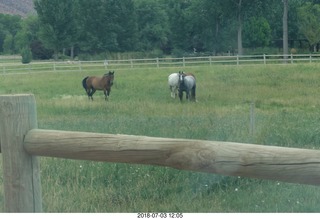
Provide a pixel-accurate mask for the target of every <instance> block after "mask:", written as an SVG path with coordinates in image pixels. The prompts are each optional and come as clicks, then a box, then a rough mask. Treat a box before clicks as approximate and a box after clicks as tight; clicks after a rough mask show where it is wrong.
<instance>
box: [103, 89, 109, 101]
mask: <svg viewBox="0 0 320 219" xmlns="http://www.w3.org/2000/svg"><path fill="white" fill-rule="evenodd" d="M103 93H104V99H105V101H108V97H109V92H108V90H107V89H104V90H103Z"/></svg>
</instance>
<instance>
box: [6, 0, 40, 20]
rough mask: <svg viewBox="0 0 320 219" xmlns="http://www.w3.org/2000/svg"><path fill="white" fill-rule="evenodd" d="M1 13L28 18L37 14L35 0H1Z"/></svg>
mask: <svg viewBox="0 0 320 219" xmlns="http://www.w3.org/2000/svg"><path fill="white" fill-rule="evenodd" d="M0 13H1V14H13V15H20V16H22V17H26V16H27V15H29V14H35V13H36V11H35V10H34V5H33V0H0Z"/></svg>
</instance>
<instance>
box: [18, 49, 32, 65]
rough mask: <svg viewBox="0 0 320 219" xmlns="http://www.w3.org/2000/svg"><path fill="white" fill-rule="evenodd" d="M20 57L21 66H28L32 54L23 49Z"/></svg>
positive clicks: (28, 50)
mask: <svg viewBox="0 0 320 219" xmlns="http://www.w3.org/2000/svg"><path fill="white" fill-rule="evenodd" d="M21 56H22V64H28V63H30V62H31V60H32V53H31V50H30V48H27V47H26V48H23V49H22V50H21Z"/></svg>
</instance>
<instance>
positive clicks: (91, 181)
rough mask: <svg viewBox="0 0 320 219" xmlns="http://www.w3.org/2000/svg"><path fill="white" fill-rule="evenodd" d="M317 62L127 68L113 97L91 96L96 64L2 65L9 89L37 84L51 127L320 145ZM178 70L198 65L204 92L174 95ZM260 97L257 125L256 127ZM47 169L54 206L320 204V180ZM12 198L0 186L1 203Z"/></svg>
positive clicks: (309, 208)
mask: <svg viewBox="0 0 320 219" xmlns="http://www.w3.org/2000/svg"><path fill="white" fill-rule="evenodd" d="M318 68H319V65H316V64H310V65H284V66H238V67H236V66H214V67H209V66H205V67H194V68H191V67H190V68H186V69H156V68H155V69H139V70H135V69H130V70H118V71H116V73H115V84H114V86H113V87H112V91H111V95H110V99H109V101H108V102H105V101H104V97H103V94H102V92H99V91H97V92H96V94H95V95H94V101H93V102H91V101H89V100H88V98H87V97H86V95H85V92H84V90H83V88H82V87H81V80H82V78H83V77H85V76H87V75H92V74H93V73H90V72H82V73H76V72H74V73H65V74H63V73H56V74H29V75H0V94H8V93H33V94H34V95H35V97H36V102H37V111H38V126H39V128H42V129H58V130H73V131H87V132H101V133H111V134H112V133H114V134H132V135H146V136H157V137H170V138H190V139H203V140H215V141H234V142H246V143H256V144H264V145H278V146H285V147H300V148H313V149H317V150H318V149H319V145H320V128H319V125H318V124H319V120H320V112H319V110H318V108H319V105H320V99H319V94H320V90H319V87H320V86H319V85H320V81H319V80H318ZM179 70H184V71H188V72H194V73H195V75H196V77H197V100H198V102H196V103H193V102H186V101H185V100H183V102H180V101H179V100H178V99H176V100H174V99H171V97H170V93H169V89H168V86H167V76H168V75H169V73H171V72H174V71H179ZM101 74H103V72H101ZM251 103H254V104H255V126H254V127H255V130H254V135H251V134H250V130H249V124H250V113H249V112H250V104H251ZM0 159H1V157H0ZM1 165H2V164H0V166H1ZM1 171H2V167H0V172H1ZM41 171H42V172H41V181H42V193H43V194H42V196H43V206H44V211H46V212H141V211H143V212H145V211H152V212H154V211H158V212H159V211H163V212H173V211H174V212H177V211H178V212H319V211H320V208H319V204H318V203H319V201H320V190H319V188H318V187H315V186H308V185H299V184H290V183H282V182H277V181H267V180H257V179H249V178H239V177H227V176H220V175H215V174H207V173H196V172H190V171H181V170H175V169H171V168H166V167H157V166H146V165H129V164H120V163H102V162H89V161H80V160H66V159H58V158H45V157H41ZM2 182H3V179H2V174H0V185H2ZM3 200H4V198H3V186H0V212H1V211H3Z"/></svg>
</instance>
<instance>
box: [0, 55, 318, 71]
mask: <svg viewBox="0 0 320 219" xmlns="http://www.w3.org/2000/svg"><path fill="white" fill-rule="evenodd" d="M319 61H320V54H298V55H293V54H291V55H288V56H287V57H286V58H285V59H284V58H283V55H251V56H204V57H182V58H153V59H128V60H98V61H60V62H55V61H50V62H39V61H37V62H31V63H29V64H21V63H17V62H4V61H2V62H0V75H1V74H28V73H46V72H49V73H52V72H82V71H85V72H94V71H101V70H107V69H131V68H166V67H167V68H168V67H170V68H185V67H191V66H201V65H210V66H214V65H236V66H239V65H253V64H264V65H267V64H296V63H317V62H319Z"/></svg>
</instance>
